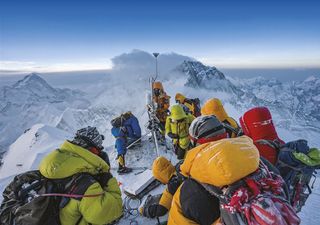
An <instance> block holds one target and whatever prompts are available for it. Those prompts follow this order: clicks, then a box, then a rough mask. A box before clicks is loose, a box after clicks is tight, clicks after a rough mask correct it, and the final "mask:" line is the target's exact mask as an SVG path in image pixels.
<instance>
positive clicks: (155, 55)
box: [152, 52, 160, 80]
mask: <svg viewBox="0 0 320 225" xmlns="http://www.w3.org/2000/svg"><path fill="white" fill-rule="evenodd" d="M152 54H153V56H154V57H155V58H156V77H155V79H154V80H157V77H158V56H159V54H160V53H157V52H154V53H152Z"/></svg>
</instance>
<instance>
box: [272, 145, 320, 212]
mask: <svg viewBox="0 0 320 225" xmlns="http://www.w3.org/2000/svg"><path fill="white" fill-rule="evenodd" d="M313 155H314V156H316V157H313ZM319 155H320V150H318V149H310V148H309V146H308V143H307V141H306V140H297V141H292V142H288V143H286V144H285V145H283V146H281V147H280V152H279V157H278V162H277V164H276V166H277V168H278V169H279V171H280V174H281V176H282V177H283V179H284V180H285V182H286V183H287V186H288V188H289V193H290V199H291V205H292V206H293V207H294V208H295V210H296V211H297V212H300V211H301V208H302V207H303V206H304V204H305V202H306V201H307V199H308V197H309V195H310V194H311V193H312V189H313V184H312V185H310V183H311V179H312V177H314V180H313V183H314V182H315V180H316V176H315V174H316V169H319V168H320V158H319Z"/></svg>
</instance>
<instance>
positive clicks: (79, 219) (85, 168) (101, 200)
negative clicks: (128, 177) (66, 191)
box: [39, 127, 122, 225]
mask: <svg viewBox="0 0 320 225" xmlns="http://www.w3.org/2000/svg"><path fill="white" fill-rule="evenodd" d="M102 141H103V135H100V134H99V132H98V130H97V129H96V128H95V127H86V128H82V129H80V130H78V131H77V133H76V135H75V137H74V138H73V140H71V141H65V142H64V143H63V144H62V145H61V146H60V148H59V149H57V150H54V151H52V152H51V153H50V154H49V155H48V156H46V157H45V158H44V159H43V160H42V162H41V163H40V168H39V170H40V172H41V174H42V175H43V176H45V177H47V178H49V179H60V178H66V177H70V176H73V175H75V174H78V173H79V174H80V173H84V174H89V175H92V177H93V178H95V179H97V180H94V181H93V182H92V184H91V185H90V186H89V187H88V188H87V189H86V191H85V193H84V195H85V196H94V197H82V198H70V200H69V201H68V203H67V204H66V205H65V206H64V207H63V208H61V209H60V212H59V216H60V221H61V224H62V225H89V224H92V225H102V224H109V223H112V222H113V221H115V220H117V219H119V218H120V217H121V215H122V199H121V191H120V188H119V185H118V182H117V180H116V179H115V178H114V177H112V175H111V173H110V166H109V164H110V163H109V160H108V157H107V154H106V153H105V152H103V151H102V149H103V147H102ZM98 178H99V179H98Z"/></svg>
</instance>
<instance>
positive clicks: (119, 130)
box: [111, 126, 132, 174]
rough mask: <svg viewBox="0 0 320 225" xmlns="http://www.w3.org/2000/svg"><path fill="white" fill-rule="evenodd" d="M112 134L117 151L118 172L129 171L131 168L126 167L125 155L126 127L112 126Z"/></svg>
mask: <svg viewBox="0 0 320 225" xmlns="http://www.w3.org/2000/svg"><path fill="white" fill-rule="evenodd" d="M111 133H112V135H113V136H114V137H115V138H116V143H115V148H116V150H117V152H118V156H117V160H118V165H119V167H118V174H124V173H130V172H132V169H131V168H128V167H126V163H125V155H126V153H127V142H128V141H127V135H126V133H127V129H126V127H124V126H122V127H112V129H111Z"/></svg>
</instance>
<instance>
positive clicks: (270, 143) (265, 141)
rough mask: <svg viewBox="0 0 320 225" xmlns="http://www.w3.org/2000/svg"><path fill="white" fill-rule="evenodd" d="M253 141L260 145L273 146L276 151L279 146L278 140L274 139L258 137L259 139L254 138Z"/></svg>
mask: <svg viewBox="0 0 320 225" xmlns="http://www.w3.org/2000/svg"><path fill="white" fill-rule="evenodd" d="M255 142H256V143H259V144H262V145H268V146H269V147H271V148H274V149H275V150H277V151H279V150H280V148H281V145H280V142H278V141H277V140H276V139H275V140H273V141H270V140H266V139H259V140H256V141H255Z"/></svg>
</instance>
